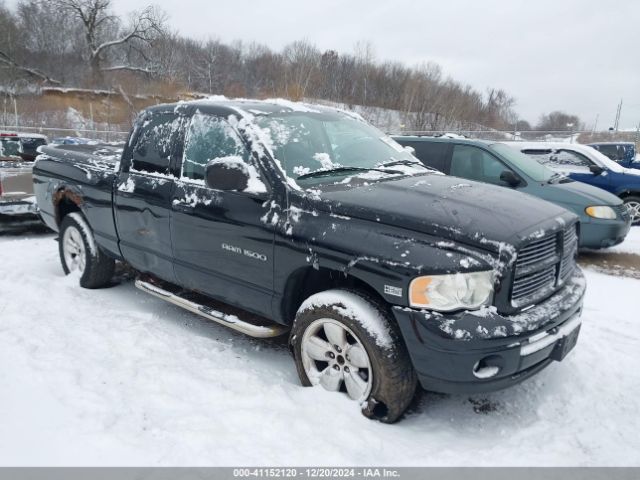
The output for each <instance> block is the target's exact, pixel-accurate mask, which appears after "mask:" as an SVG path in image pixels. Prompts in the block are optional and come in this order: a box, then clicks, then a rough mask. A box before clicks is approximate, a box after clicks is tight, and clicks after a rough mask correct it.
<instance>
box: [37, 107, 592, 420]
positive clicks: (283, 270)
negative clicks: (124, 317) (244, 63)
mask: <svg viewBox="0 0 640 480" xmlns="http://www.w3.org/2000/svg"><path fill="white" fill-rule="evenodd" d="M40 152H41V155H40V156H39V157H38V159H37V163H36V165H35V168H34V185H35V191H36V194H37V201H38V204H39V205H40V212H41V215H42V218H43V219H44V221H45V222H46V224H47V225H48V226H49V227H51V228H53V229H55V230H57V231H59V234H60V237H59V251H60V257H61V261H62V266H63V268H64V270H65V272H67V273H69V272H72V271H74V270H75V271H76V274H77V275H79V279H80V283H81V285H82V286H84V287H87V288H99V287H104V286H108V285H110V283H111V282H112V275H113V272H114V264H115V262H116V261H121V262H126V263H127V264H129V265H130V266H131V267H132V268H133V269H135V270H136V271H137V272H139V277H138V279H137V281H136V286H137V287H138V288H140V289H142V290H144V291H146V292H148V293H150V294H152V295H155V296H157V297H159V298H162V299H164V300H167V301H169V302H172V303H174V304H176V305H179V306H181V307H183V308H185V309H188V310H190V311H192V312H195V313H197V314H199V315H202V316H204V317H206V318H208V319H211V320H214V321H216V322H219V323H221V324H223V325H226V326H228V327H231V328H233V329H235V330H238V331H241V332H244V333H247V334H249V335H253V336H255V337H269V336H277V335H282V334H284V333H287V332H288V333H289V339H290V340H289V341H290V346H291V349H292V352H293V355H294V358H295V362H296V365H297V369H298V373H299V376H300V380H301V382H302V383H303V384H304V385H307V386H308V385H321V386H323V387H324V388H325V389H328V390H331V391H336V392H343V393H345V394H347V395H348V396H349V397H350V398H352V399H354V400H356V401H358V402H359V403H360V405H361V408H362V411H363V413H364V414H365V415H367V416H369V417H371V418H376V419H378V420H381V421H384V422H393V421H395V420H397V419H398V418H399V417H400V416H401V415H402V413H403V412H404V410H405V409H406V408H407V406H408V405H409V403H410V402H411V400H412V397H413V396H414V392H415V389H416V386H417V384H418V382H419V384H420V385H421V386H422V387H423V388H425V389H427V390H431V391H438V392H482V391H489V390H495V389H500V388H504V387H507V386H509V385H512V384H515V383H517V382H519V381H521V380H523V379H525V378H528V377H530V376H531V375H533V374H535V373H537V372H539V371H540V370H542V369H543V368H544V367H546V366H547V365H549V364H550V363H551V362H552V361H553V360H562V359H563V358H564V356H565V355H566V354H567V353H568V352H569V351H570V350H571V349H572V348H573V346H574V345H575V343H576V340H577V336H578V332H579V329H580V314H581V309H582V301H583V296H584V292H585V281H584V277H583V275H582V273H581V271H580V269H579V268H577V266H576V263H575V256H576V250H577V241H576V239H577V233H578V232H577V228H578V224H577V218H576V217H575V216H574V215H573V214H572V213H570V212H568V211H566V210H564V209H562V208H560V207H557V206H555V205H553V204H550V203H547V202H544V201H541V200H538V199H536V198H533V197H530V196H527V195H524V194H520V193H514V192H511V191H509V190H507V189H504V188H500V187H495V186H491V185H485V184H480V183H474V182H468V181H464V182H463V181H461V180H460V179H456V178H453V177H447V176H444V175H441V174H440V173H439V172H437V171H435V170H431V169H429V168H427V167H424V166H423V165H422V164H421V163H420V162H419V161H418V160H417V159H416V158H415V157H413V156H412V155H411V154H410V153H409V152H408V151H407V150H405V149H403V148H402V147H400V146H399V145H398V144H397V143H395V142H394V141H393V140H391V139H390V138H388V137H387V136H385V135H383V134H382V133H381V132H379V131H378V130H376V129H375V128H373V127H372V126H370V125H369V124H367V123H366V122H364V121H363V120H362V119H361V118H358V117H357V116H354V115H352V114H350V113H347V112H342V111H339V110H334V109H330V108H326V107H320V106H312V105H304V104H299V103H290V102H286V101H275V100H274V101H265V102H259V101H214V100H209V101H198V102H187V103H178V104H173V105H162V106H157V107H153V108H150V109H148V110H146V111H144V112H143V113H142V114H141V115H140V116H139V118H138V119H137V120H136V122H135V125H134V128H133V131H132V133H131V135H130V138H129V139H128V142H127V143H126V145H125V146H124V151H123V152H122V155H121V157H120V156H117V155H115V151H114V150H113V149H112V150H109V149H108V148H100V147H91V146H61V147H41V148H40Z"/></svg>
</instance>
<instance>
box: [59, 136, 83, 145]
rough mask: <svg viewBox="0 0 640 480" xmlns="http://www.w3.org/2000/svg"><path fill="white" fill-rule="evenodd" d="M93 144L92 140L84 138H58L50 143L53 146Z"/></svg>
mask: <svg viewBox="0 0 640 480" xmlns="http://www.w3.org/2000/svg"><path fill="white" fill-rule="evenodd" d="M91 142H92V140H90V139H88V138H82V137H56V138H54V139H52V140H51V142H50V143H51V144H52V145H85V144H88V143H91Z"/></svg>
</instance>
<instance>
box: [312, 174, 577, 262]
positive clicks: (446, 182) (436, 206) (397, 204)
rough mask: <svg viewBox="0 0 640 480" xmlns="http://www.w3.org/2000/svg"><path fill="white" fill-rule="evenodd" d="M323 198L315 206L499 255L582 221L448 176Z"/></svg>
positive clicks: (341, 190)
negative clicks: (505, 245) (502, 250)
mask: <svg viewBox="0 0 640 480" xmlns="http://www.w3.org/2000/svg"><path fill="white" fill-rule="evenodd" d="M321 198H322V201H321V202H318V204H316V205H314V208H319V209H324V210H327V209H328V210H329V211H330V212H331V213H333V214H337V215H343V216H349V217H355V218H360V219H365V220H369V221H372V222H378V223H383V224H386V225H392V226H395V227H398V228H402V229H408V230H414V231H417V232H422V233H425V234H428V235H432V236H435V237H437V238H439V239H440V238H441V239H445V240H454V241H457V242H462V243H465V244H469V245H473V246H476V247H480V248H482V249H484V250H493V251H497V250H499V244H501V243H508V244H511V245H514V246H515V247H518V246H519V245H520V244H522V242H523V241H525V240H529V239H531V238H537V237H539V236H541V235H542V234H544V232H551V231H557V230H559V229H561V228H563V226H564V225H566V224H567V223H568V222H572V221H574V220H575V219H576V217H575V215H573V214H571V213H570V212H568V211H567V210H565V209H563V208H562V207H559V206H557V205H555V204H552V203H549V202H546V201H544V200H540V199H537V198H535V197H532V196H530V195H527V194H523V193H519V192H514V191H512V190H510V189H508V188H504V187H499V186H493V185H487V184H484V183H478V182H472V181H468V180H463V179H460V178H456V177H449V176H444V175H421V176H417V177H408V178H407V177H405V178H402V179H392V180H386V181H379V182H376V183H372V184H361V185H351V186H350V187H349V186H348V185H334V186H331V187H325V189H323V192H322V196H321ZM327 207H328V208H327Z"/></svg>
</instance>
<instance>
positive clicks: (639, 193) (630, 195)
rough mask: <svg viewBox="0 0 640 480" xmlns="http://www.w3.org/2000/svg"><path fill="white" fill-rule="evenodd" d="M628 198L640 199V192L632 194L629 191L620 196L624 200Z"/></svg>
mask: <svg viewBox="0 0 640 480" xmlns="http://www.w3.org/2000/svg"><path fill="white" fill-rule="evenodd" d="M627 197H640V192H632V191H629V190H625V191H624V192H622V193H621V194H620V198H622V199H623V200H624V199H625V198H627Z"/></svg>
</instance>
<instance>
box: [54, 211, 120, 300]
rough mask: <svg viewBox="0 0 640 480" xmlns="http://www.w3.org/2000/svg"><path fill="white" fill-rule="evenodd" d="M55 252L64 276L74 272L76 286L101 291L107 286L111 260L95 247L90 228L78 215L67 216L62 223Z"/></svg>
mask: <svg viewBox="0 0 640 480" xmlns="http://www.w3.org/2000/svg"><path fill="white" fill-rule="evenodd" d="M58 251H59V253H60V262H61V263H62V269H63V270H64V273H65V274H67V275H69V274H71V273H76V274H77V275H78V276H79V277H80V286H82V287H84V288H101V287H105V286H107V285H109V284H110V283H111V279H112V277H113V273H114V271H115V260H114V259H113V258H111V257H108V256H107V255H106V254H105V253H104V252H103V251H102V250H101V249H100V247H99V246H98V245H97V244H96V242H95V239H94V238H93V232H92V231H91V228H90V227H89V225H87V222H86V221H85V219H84V217H83V216H82V215H81V214H80V213H76V212H73V213H70V214H69V215H67V216H66V217H64V219H63V220H62V223H61V224H60V240H59V242H58Z"/></svg>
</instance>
